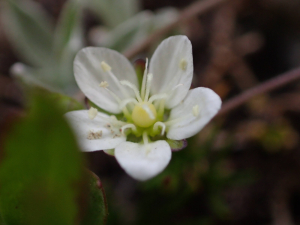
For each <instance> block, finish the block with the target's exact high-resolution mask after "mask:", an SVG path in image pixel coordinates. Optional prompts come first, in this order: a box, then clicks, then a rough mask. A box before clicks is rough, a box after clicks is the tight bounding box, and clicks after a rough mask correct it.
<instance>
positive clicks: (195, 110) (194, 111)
mask: <svg viewBox="0 0 300 225" xmlns="http://www.w3.org/2000/svg"><path fill="white" fill-rule="evenodd" d="M193 115H194V116H195V117H197V116H198V115H199V105H195V106H194V107H193Z"/></svg>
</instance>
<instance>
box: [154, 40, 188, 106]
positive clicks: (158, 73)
mask: <svg viewBox="0 0 300 225" xmlns="http://www.w3.org/2000/svg"><path fill="white" fill-rule="evenodd" d="M149 73H152V74H153V81H152V85H151V94H158V93H168V92H170V91H171V90H172V88H174V87H175V86H176V85H178V84H182V85H181V86H180V87H178V88H176V90H175V91H173V93H172V94H171V95H170V97H169V98H168V99H167V100H166V107H167V108H169V109H171V108H173V107H174V106H176V105H177V104H178V103H179V102H180V101H182V100H183V99H184V97H185V96H186V94H187V92H188V90H189V89H190V86H191V82H192V78H193V56H192V45H191V42H190V40H189V39H188V38H187V37H186V36H182V35H178V36H173V37H169V38H167V39H165V40H164V41H163V42H162V43H161V44H160V45H159V46H158V48H157V49H156V51H155V52H154V54H153V57H152V59H151V62H150V65H149Z"/></svg>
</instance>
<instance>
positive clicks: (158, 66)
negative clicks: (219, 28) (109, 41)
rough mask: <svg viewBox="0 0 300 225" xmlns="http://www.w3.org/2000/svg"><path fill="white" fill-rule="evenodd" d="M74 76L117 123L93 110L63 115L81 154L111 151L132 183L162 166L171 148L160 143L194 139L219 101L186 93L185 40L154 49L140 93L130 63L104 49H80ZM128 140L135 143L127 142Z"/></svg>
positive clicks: (198, 91)
mask: <svg viewBox="0 0 300 225" xmlns="http://www.w3.org/2000/svg"><path fill="white" fill-rule="evenodd" d="M146 64H148V63H146ZM74 72H75V78H76V81H77V84H78V86H79V87H80V89H81V90H82V91H83V93H84V94H85V95H86V96H87V97H88V98H89V99H90V100H91V101H93V102H94V103H95V104H96V105H98V106H99V107H100V108H102V109H104V110H106V111H107V112H109V113H111V114H115V115H117V117H118V118H121V119H119V120H118V119H117V117H116V116H109V115H107V114H104V113H102V112H98V111H97V110H96V109H94V108H91V109H90V110H79V111H72V112H68V113H67V114H66V117H67V118H68V120H69V121H70V122H71V125H72V127H73V128H74V130H75V132H76V134H77V136H78V140H79V144H80V146H81V148H82V149H83V150H84V151H96V150H109V149H115V150H114V154H115V157H116V159H117V161H118V162H119V164H120V165H121V167H122V168H123V169H124V170H125V171H126V172H127V173H128V174H129V175H130V176H132V177H134V178H135V179H138V180H147V179H150V178H152V177H154V176H155V175H157V174H158V173H160V172H161V171H162V170H163V169H164V168H165V167H166V166H167V165H168V163H169V161H170V159H171V148H170V146H169V144H168V143H167V142H166V141H165V140H166V138H168V139H173V140H182V139H185V138H189V137H191V136H193V135H195V134H196V133H198V132H199V131H200V130H201V129H202V128H203V127H204V126H205V125H206V124H207V123H208V122H209V121H210V120H211V118H212V117H213V116H214V115H216V113H217V112H218V110H219V109H220V107H221V99H220V98H219V96H218V95H217V94H216V93H214V92H213V91H212V90H210V89H208V88H203V87H201V88H195V89H192V90H189V89H190V86H191V82H192V77H193V59H192V46H191V43H190V41H189V39H188V38H187V37H186V36H173V37H170V38H168V39H166V40H164V41H163V42H162V43H161V44H160V45H159V46H158V48H157V49H156V51H155V53H154V55H153V57H152V59H151V62H150V63H149V70H148V69H147V65H146V69H145V72H144V77H143V81H142V84H141V87H140V85H139V82H138V78H137V76H136V73H135V70H134V68H133V67H132V65H131V64H130V62H129V61H128V60H127V59H126V58H125V57H124V56H123V55H121V54H120V53H118V52H116V51H113V50H110V49H107V48H96V47H88V48H84V49H82V50H81V51H80V52H79V53H78V54H77V56H76V58H75V62H74ZM139 90H140V91H139ZM120 115H121V116H120ZM133 138H135V140H136V142H132V141H129V140H133ZM126 140H127V141H126ZM154 140H157V141H154Z"/></svg>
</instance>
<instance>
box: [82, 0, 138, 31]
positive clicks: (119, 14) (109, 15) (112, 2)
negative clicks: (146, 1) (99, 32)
mask: <svg viewBox="0 0 300 225" xmlns="http://www.w3.org/2000/svg"><path fill="white" fill-rule="evenodd" d="M87 3H88V7H89V8H90V9H91V10H92V11H93V12H94V13H96V14H97V15H98V16H99V17H100V18H101V19H102V20H103V21H104V23H105V24H106V25H107V26H109V27H110V28H113V27H116V26H117V25H119V24H120V23H122V22H123V21H125V20H127V19H129V18H131V17H132V16H133V15H135V14H136V13H137V12H138V11H139V1H138V0H88V1H87Z"/></svg>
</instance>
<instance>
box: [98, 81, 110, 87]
mask: <svg viewBox="0 0 300 225" xmlns="http://www.w3.org/2000/svg"><path fill="white" fill-rule="evenodd" d="M99 86H100V87H103V88H107V87H108V83H107V81H101V83H100V84H99Z"/></svg>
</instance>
